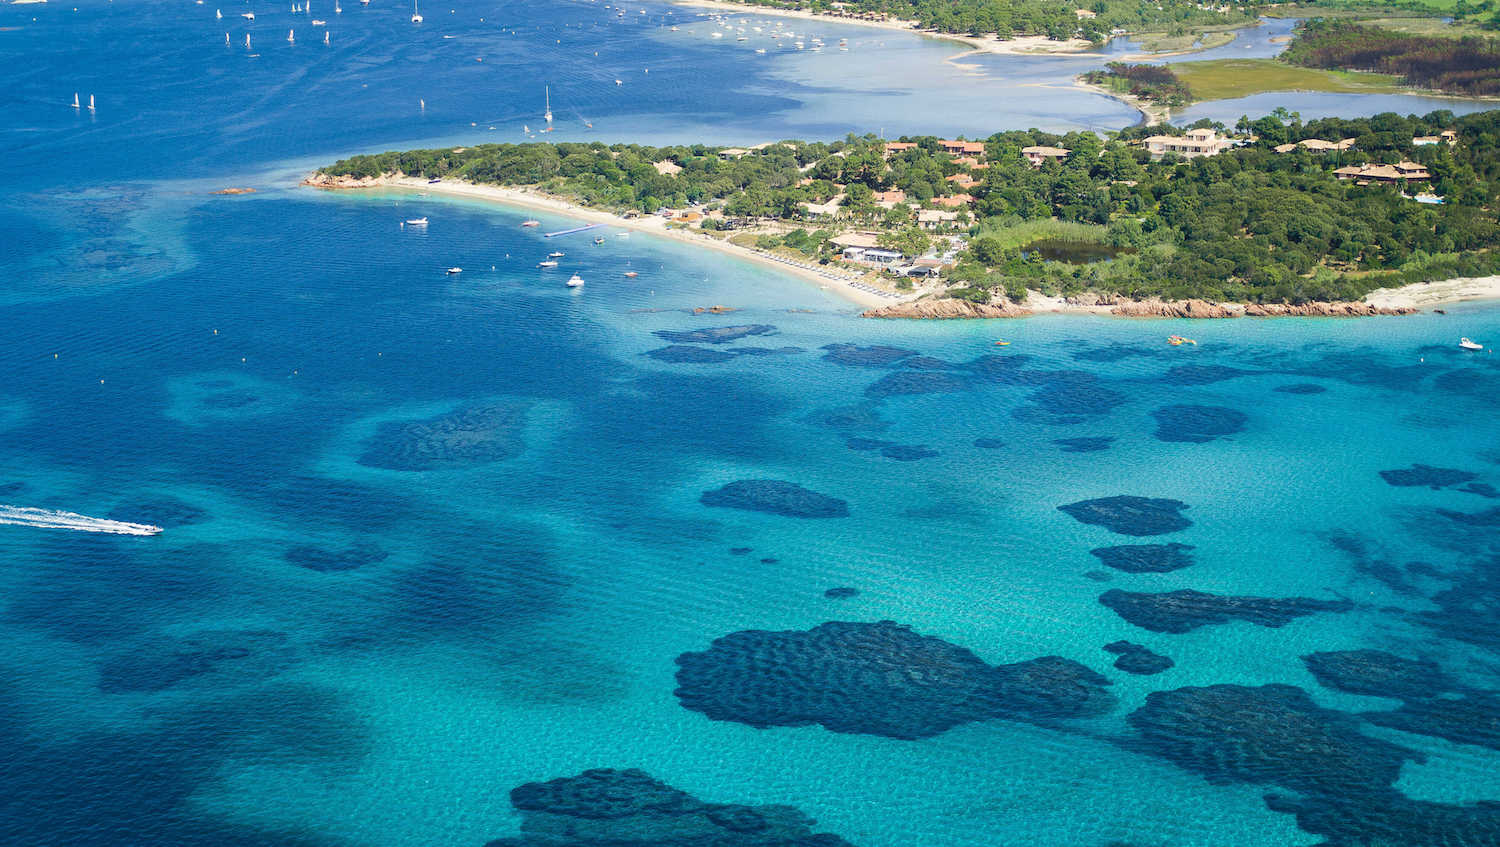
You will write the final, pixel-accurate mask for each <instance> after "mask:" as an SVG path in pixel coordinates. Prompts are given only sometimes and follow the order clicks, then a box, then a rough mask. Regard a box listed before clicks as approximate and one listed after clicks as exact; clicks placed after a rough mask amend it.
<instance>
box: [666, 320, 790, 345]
mask: <svg viewBox="0 0 1500 847" xmlns="http://www.w3.org/2000/svg"><path fill="white" fill-rule="evenodd" d="M775 331H776V327H774V326H771V325H770V324H745V325H742V326H719V327H705V328H703V329H683V330H672V329H659V330H657V331H655V332H653V333H651V334H652V335H654V336H656V337H657V338H660V339H662V340H663V341H670V342H672V343H673V344H727V343H729V342H731V341H739V340H740V339H742V338H749V337H750V336H753V335H767V334H769V333H773V332H775Z"/></svg>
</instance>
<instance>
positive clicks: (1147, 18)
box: [736, 0, 1255, 43]
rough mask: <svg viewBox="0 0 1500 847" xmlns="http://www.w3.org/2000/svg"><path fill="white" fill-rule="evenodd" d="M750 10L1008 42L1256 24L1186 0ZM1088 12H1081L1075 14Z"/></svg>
mask: <svg viewBox="0 0 1500 847" xmlns="http://www.w3.org/2000/svg"><path fill="white" fill-rule="evenodd" d="M736 2H740V3H745V4H747V5H753V6H765V7H769V8H775V9H794V10H801V11H808V12H814V13H821V14H830V15H839V16H848V17H859V18H866V19H869V18H874V19H878V20H886V19H893V20H901V21H915V22H916V23H917V25H918V26H920V27H921V28H923V29H930V30H934V31H936V32H946V33H953V34H962V35H973V36H980V35H989V34H994V35H996V36H998V37H999V38H1011V37H1014V36H1018V35H1043V36H1046V37H1048V38H1051V39H1055V40H1058V41H1063V40H1066V39H1069V38H1073V37H1083V38H1086V39H1088V40H1090V41H1094V42H1096V43H1102V42H1103V41H1105V40H1107V39H1108V37H1109V34H1110V32H1111V31H1112V30H1114V29H1123V30H1127V31H1131V32H1140V31H1147V30H1150V31H1159V34H1160V35H1162V36H1167V35H1171V36H1185V35H1188V34H1189V33H1190V32H1201V31H1203V30H1205V29H1212V28H1214V27H1222V26H1224V25H1226V24H1229V25H1235V24H1237V25H1244V24H1250V23H1254V21H1255V17H1254V15H1253V14H1251V13H1250V12H1248V11H1246V10H1245V9H1243V8H1241V7H1240V6H1238V5H1226V6H1220V7H1217V8H1215V7H1212V6H1209V5H1206V4H1200V3H1192V2H1187V0H1163V1H1162V2H1160V3H1121V2H1109V0H1092V2H1089V3H1078V2H1060V0H858V2H837V1H836V0H736ZM1080 9H1081V10H1083V12H1085V13H1086V14H1080V13H1079V10H1080Z"/></svg>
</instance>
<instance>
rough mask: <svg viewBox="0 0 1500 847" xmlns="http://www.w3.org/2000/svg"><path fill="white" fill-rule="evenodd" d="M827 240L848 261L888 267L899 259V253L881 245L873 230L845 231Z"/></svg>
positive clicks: (897, 262)
mask: <svg viewBox="0 0 1500 847" xmlns="http://www.w3.org/2000/svg"><path fill="white" fill-rule="evenodd" d="M828 240H829V241H830V242H832V243H833V244H834V245H835V246H837V247H838V248H839V249H840V251H841V252H840V254H839V255H840V256H841V257H842V258H843V259H844V260H845V261H848V262H857V263H859V264H861V265H869V266H870V267H874V268H889V267H892V266H894V265H896V264H899V263H900V261H901V253H900V252H899V251H896V250H887V249H885V248H884V247H881V246H880V242H879V236H877V235H876V234H875V233H873V232H846V233H844V234H842V235H835V236H834V237H833V238H830V239H828Z"/></svg>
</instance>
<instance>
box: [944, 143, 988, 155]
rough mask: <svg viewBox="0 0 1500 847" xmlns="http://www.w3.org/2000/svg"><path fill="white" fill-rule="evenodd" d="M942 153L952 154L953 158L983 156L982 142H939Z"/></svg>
mask: <svg viewBox="0 0 1500 847" xmlns="http://www.w3.org/2000/svg"><path fill="white" fill-rule="evenodd" d="M938 144H939V145H941V146H942V148H943V152H945V153H952V154H953V155H955V156H983V155H984V142H983V141H939V142H938Z"/></svg>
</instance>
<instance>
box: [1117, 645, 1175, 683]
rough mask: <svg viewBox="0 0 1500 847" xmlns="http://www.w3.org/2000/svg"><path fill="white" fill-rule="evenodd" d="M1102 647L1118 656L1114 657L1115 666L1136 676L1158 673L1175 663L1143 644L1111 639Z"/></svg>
mask: <svg viewBox="0 0 1500 847" xmlns="http://www.w3.org/2000/svg"><path fill="white" fill-rule="evenodd" d="M1104 649H1105V650H1106V651H1108V652H1110V653H1114V654H1115V656H1117V657H1118V658H1116V659H1115V667H1116V668H1118V669H1119V670H1122V671H1124V672H1126V673H1129V674H1135V675H1137V676H1151V675H1152V674H1159V673H1161V672H1162V671H1164V670H1167V669H1168V668H1171V667H1173V666H1174V665H1176V664H1177V663H1176V662H1174V661H1172V660H1171V659H1170V658H1168V657H1166V656H1163V655H1161V654H1160V653H1155V652H1152V651H1151V649H1150V648H1148V647H1146V646H1144V645H1141V644H1136V643H1134V642H1130V641H1111V642H1110V643H1108V644H1106V645H1104Z"/></svg>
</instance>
